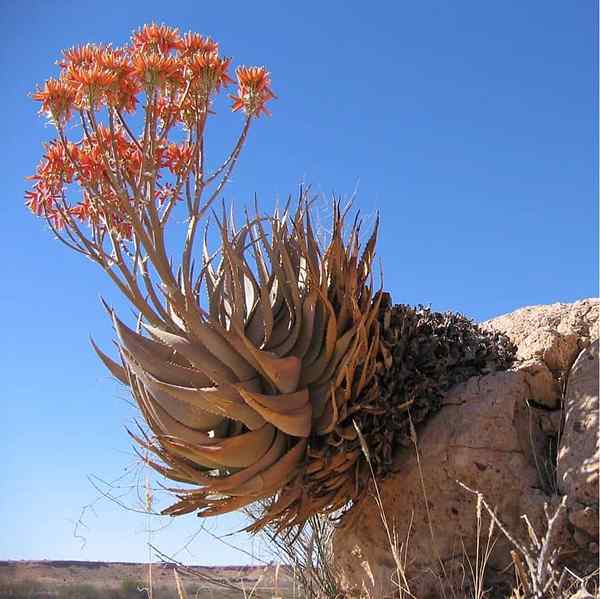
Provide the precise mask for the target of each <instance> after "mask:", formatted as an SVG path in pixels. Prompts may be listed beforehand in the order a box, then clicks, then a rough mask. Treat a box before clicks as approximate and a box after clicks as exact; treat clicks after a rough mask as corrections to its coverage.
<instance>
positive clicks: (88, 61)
mask: <svg viewBox="0 0 600 599" xmlns="http://www.w3.org/2000/svg"><path fill="white" fill-rule="evenodd" d="M101 51H102V47H100V46H96V45H95V44H86V45H85V46H73V47H72V48H69V49H68V50H63V59H62V60H61V61H60V62H59V63H58V64H59V65H60V67H62V68H63V69H67V68H69V67H75V68H78V67H89V66H91V65H93V64H94V63H95V62H96V58H97V56H98V53H99V52H101Z"/></svg>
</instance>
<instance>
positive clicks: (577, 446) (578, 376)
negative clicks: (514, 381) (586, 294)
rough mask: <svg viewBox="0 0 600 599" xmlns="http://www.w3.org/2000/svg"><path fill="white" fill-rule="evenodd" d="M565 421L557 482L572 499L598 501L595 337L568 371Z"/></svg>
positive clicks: (590, 503)
mask: <svg viewBox="0 0 600 599" xmlns="http://www.w3.org/2000/svg"><path fill="white" fill-rule="evenodd" d="M564 407H565V424H564V430H563V434H562V438H561V443H560V449H559V454H558V485H559V489H560V491H561V492H562V493H565V494H566V495H568V496H569V498H570V499H572V500H573V501H578V502H579V503H582V504H584V505H595V504H597V502H598V474H599V473H598V466H599V460H600V445H599V439H598V341H597V340H596V341H595V342H594V343H592V345H590V346H589V347H587V348H586V349H584V350H583V351H582V352H581V353H580V354H579V357H578V358H577V361H576V362H575V364H574V365H573V368H572V369H571V371H570V373H569V379H568V383H567V392H566V395H565V406H564Z"/></svg>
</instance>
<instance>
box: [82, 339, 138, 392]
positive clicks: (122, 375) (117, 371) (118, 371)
mask: <svg viewBox="0 0 600 599" xmlns="http://www.w3.org/2000/svg"><path fill="white" fill-rule="evenodd" d="M90 341H91V343H92V347H93V348H94V351H95V352H96V354H97V355H98V357H99V358H100V360H102V363H103V364H104V366H106V368H108V370H109V371H110V373H111V374H112V375H113V376H114V377H115V378H116V379H117V380H118V381H119V382H121V383H123V384H124V385H128V384H129V378H128V377H127V371H126V370H125V368H123V366H121V365H120V364H117V363H116V362H115V361H114V360H113V359H112V358H110V357H109V356H107V355H106V354H105V353H104V352H103V351H102V350H101V349H100V348H99V347H98V346H97V345H96V343H95V342H94V340H93V339H91V338H90Z"/></svg>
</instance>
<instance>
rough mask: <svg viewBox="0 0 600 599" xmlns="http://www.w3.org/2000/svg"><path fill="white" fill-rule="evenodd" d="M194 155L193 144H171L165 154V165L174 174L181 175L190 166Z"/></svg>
mask: <svg viewBox="0 0 600 599" xmlns="http://www.w3.org/2000/svg"><path fill="white" fill-rule="evenodd" d="M193 156H194V147H193V146H181V145H178V144H169V146H168V147H167V149H166V152H165V153H164V155H163V166H166V167H167V168H168V169H169V170H170V171H171V172H172V173H173V174H174V175H181V174H183V173H184V172H185V171H186V170H187V169H188V168H189V165H190V163H191V161H192V158H193Z"/></svg>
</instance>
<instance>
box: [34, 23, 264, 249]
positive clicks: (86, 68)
mask: <svg viewBox="0 0 600 599" xmlns="http://www.w3.org/2000/svg"><path fill="white" fill-rule="evenodd" d="M230 63H231V59H230V58H227V57H222V56H220V54H219V46H218V44H217V43H216V42H215V41H213V40H212V39H210V38H207V37H203V36H201V35H199V34H197V33H191V32H190V33H187V34H185V35H180V33H179V31H178V30H177V29H174V28H171V27H167V26H165V25H156V24H152V25H145V26H143V27H142V28H141V29H139V30H138V31H135V32H134V33H133V35H132V38H131V43H129V44H128V45H125V46H123V47H120V48H113V47H112V46H110V45H96V44H86V45H83V46H78V47H73V48H70V49H68V50H65V51H64V52H63V57H62V59H61V60H60V61H59V62H58V66H59V69H60V74H59V76H58V78H50V79H48V80H47V81H46V82H45V83H44V85H43V87H42V88H41V89H39V90H38V91H36V92H35V93H33V94H32V97H33V99H34V100H36V101H38V102H40V103H41V109H40V112H42V113H45V114H46V115H47V116H48V117H49V118H50V119H51V120H52V121H53V123H54V124H55V126H56V128H57V130H58V133H59V135H58V139H56V140H54V141H52V142H51V143H50V144H48V145H47V146H46V148H45V150H46V152H45V155H44V157H43V159H42V162H41V163H40V165H39V166H38V168H37V171H36V173H35V175H34V176H33V177H31V179H33V180H34V181H35V183H34V185H33V189H31V190H30V191H28V192H27V193H26V204H27V206H28V207H29V208H30V209H31V210H32V212H34V214H36V215H38V216H43V217H46V218H47V219H48V220H49V221H50V223H51V225H52V226H53V227H54V228H55V229H56V230H60V229H61V228H62V227H65V226H66V227H67V228H68V227H69V225H70V223H71V222H73V223H74V222H75V221H84V222H87V223H89V224H90V225H91V226H92V227H93V228H96V229H98V230H100V229H101V230H109V229H112V230H116V231H118V235H119V236H121V237H124V238H128V237H130V236H131V234H132V230H131V226H132V223H131V222H130V221H131V219H132V210H140V209H143V207H144V206H149V205H150V204H149V202H150V203H151V204H153V205H155V206H158V207H160V206H162V205H163V204H165V203H174V202H175V201H176V200H178V199H179V198H180V195H181V191H182V188H183V189H184V190H185V189H188V188H189V185H188V183H189V182H188V181H187V179H189V177H192V176H193V177H194V186H197V187H199V190H198V189H197V190H196V192H194V194H195V197H196V198H197V197H199V195H200V194H201V191H202V186H203V184H204V183H203V181H204V173H203V172H202V171H203V168H204V163H205V160H204V152H205V145H204V142H203V135H204V126H205V123H206V119H207V117H208V115H209V114H211V110H210V106H211V103H212V101H213V99H214V97H215V96H216V95H217V94H218V93H219V92H221V91H222V90H223V89H224V88H226V87H228V86H230V85H231V84H233V83H234V81H233V80H232V79H231V78H230V77H229V74H228V70H229V67H230ZM237 79H238V92H237V95H232V96H231V98H232V99H233V101H234V103H233V106H232V110H233V111H234V112H235V111H238V110H243V111H244V112H245V113H246V124H245V125H244V129H243V132H242V134H241V136H240V139H239V140H238V143H237V144H236V146H235V148H234V151H233V152H232V154H231V155H230V157H229V158H228V159H227V161H226V162H225V164H224V165H223V167H222V168H220V169H219V170H218V171H217V174H221V173H222V174H223V175H225V176H226V177H228V176H229V173H230V170H231V168H232V167H233V165H234V164H235V161H236V160H237V157H238V155H239V151H240V149H241V146H242V145H243V143H244V141H245V138H246V132H247V129H248V125H249V122H250V120H251V119H252V118H256V117H258V116H260V114H261V113H265V114H268V112H267V110H266V108H265V104H266V103H267V102H268V101H269V100H271V99H272V98H274V97H275V96H274V94H273V92H272V91H271V89H270V78H269V73H268V72H267V71H266V70H265V69H264V68H262V67H260V68H259V67H252V68H246V67H243V68H239V69H238V70H237ZM140 105H141V106H142V107H143V117H144V124H143V127H142V128H141V129H140V132H139V134H137V135H136V133H135V132H134V131H132V129H131V128H130V127H129V126H128V124H127V122H126V120H125V116H126V115H127V113H135V112H136V109H137V107H138V106H140ZM74 115H75V116H78V117H79V125H80V129H79V130H81V131H82V138H81V139H80V140H79V141H76V142H73V141H70V140H68V139H67V132H70V131H72V130H73V129H74V128H73V127H69V128H67V124H68V123H69V121H70V120H71V119H72V118H73V116H74ZM177 127H179V128H180V129H182V130H183V133H184V134H185V136H186V138H187V139H186V141H185V142H181V141H178V143H174V142H173V140H172V139H170V135H171V134H172V133H174V132H175V130H176V129H177ZM178 140H181V135H179V136H178ZM230 167H231V168H230ZM165 176H166V177H171V178H172V179H173V181H172V182H171V183H167V182H165V181H163V180H161V179H163V177H165ZM215 176H216V175H215ZM207 179H209V180H210V181H212V180H213V179H214V177H213V178H210V177H207ZM71 184H75V185H76V186H79V188H80V189H81V195H80V198H79V199H80V201H79V202H78V203H75V204H73V203H69V202H68V201H67V199H66V194H67V191H68V192H69V193H71V189H70V186H71ZM196 202H197V200H196ZM188 205H193V202H192V204H190V200H189V198H188ZM150 209H151V210H152V208H151V207H150ZM140 218H142V217H140ZM152 219H154V221H156V217H155V216H152V217H151V220H152ZM142 220H143V219H142ZM140 222H141V221H140Z"/></svg>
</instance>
